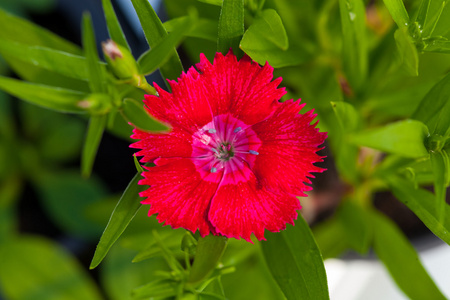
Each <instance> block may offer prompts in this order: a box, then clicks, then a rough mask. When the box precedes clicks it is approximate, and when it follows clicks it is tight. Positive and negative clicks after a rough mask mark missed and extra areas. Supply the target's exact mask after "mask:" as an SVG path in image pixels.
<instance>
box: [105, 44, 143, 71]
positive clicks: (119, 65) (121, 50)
mask: <svg viewBox="0 0 450 300" xmlns="http://www.w3.org/2000/svg"><path fill="white" fill-rule="evenodd" d="M102 49H103V53H104V54H105V60H106V62H107V63H108V65H109V67H110V68H111V70H112V72H113V73H114V75H115V76H117V78H119V79H130V78H133V77H136V76H139V71H138V66H137V64H136V61H135V60H134V57H133V55H132V54H131V53H130V51H128V49H126V48H125V47H122V46H121V45H118V44H117V43H116V42H114V41H113V40H108V41H106V42H103V43H102Z"/></svg>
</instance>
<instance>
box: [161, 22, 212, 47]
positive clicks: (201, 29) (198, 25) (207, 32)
mask: <svg viewBox="0 0 450 300" xmlns="http://www.w3.org/2000/svg"><path fill="white" fill-rule="evenodd" d="M186 18H189V17H180V18H176V19H172V20H169V21H167V22H164V24H163V25H164V28H165V29H166V31H167V32H169V33H170V32H172V31H174V30H175V28H177V27H178V25H179V24H181V23H183V22H184V20H185V19H186ZM217 26H218V22H217V21H216V20H211V19H204V18H202V19H198V20H197V22H195V24H194V27H193V28H192V29H191V30H190V31H189V32H186V34H185V35H186V36H190V37H196V38H201V39H205V40H208V41H212V42H217Z"/></svg>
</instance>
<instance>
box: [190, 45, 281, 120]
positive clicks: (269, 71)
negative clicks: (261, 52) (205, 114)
mask: <svg viewBox="0 0 450 300" xmlns="http://www.w3.org/2000/svg"><path fill="white" fill-rule="evenodd" d="M196 67H197V69H198V70H199V71H200V73H201V80H202V84H203V86H204V88H205V93H207V95H208V99H209V102H210V106H211V111H212V113H213V115H214V116H217V115H221V114H225V113H232V114H233V115H234V117H236V118H237V119H239V120H241V121H242V122H244V123H245V124H249V125H251V124H254V123H256V122H259V121H261V120H263V119H265V118H266V117H268V116H269V115H270V114H271V113H272V112H273V111H274V110H275V104H276V103H277V101H278V100H279V99H280V98H281V97H282V96H283V95H284V94H285V93H286V91H285V89H284V88H280V89H277V87H278V85H279V84H280V82H281V78H278V79H275V80H274V81H271V80H272V79H273V68H272V67H271V66H269V65H268V64H266V65H265V66H264V67H261V66H260V65H258V64H257V63H255V62H252V61H251V59H249V58H248V57H246V56H245V57H244V58H243V59H241V60H240V61H239V62H238V61H237V60H236V56H234V54H233V53H232V52H231V51H230V52H229V53H228V54H227V55H225V56H224V55H222V54H221V53H217V54H216V56H215V58H214V64H211V63H210V62H209V61H208V59H207V58H206V57H205V56H204V55H203V54H201V55H200V63H198V64H197V65H196Z"/></svg>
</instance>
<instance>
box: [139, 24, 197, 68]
mask: <svg viewBox="0 0 450 300" xmlns="http://www.w3.org/2000/svg"><path fill="white" fill-rule="evenodd" d="M194 22H195V19H194V17H187V18H185V19H184V20H183V21H182V22H180V23H179V24H177V26H176V27H175V28H174V30H173V31H172V32H171V33H170V34H169V35H166V36H165V37H164V38H163V39H161V40H160V41H159V43H158V44H157V45H155V46H154V47H153V48H152V49H150V50H148V51H146V52H145V53H143V54H142V55H141V57H139V60H138V64H139V69H140V72H141V74H145V75H146V74H151V73H153V72H154V71H155V70H156V69H158V68H159V67H161V66H163V65H164V64H165V63H166V62H167V61H168V60H169V59H170V56H171V55H172V52H171V50H172V49H173V48H176V46H177V45H178V44H179V43H180V42H181V40H182V39H183V37H184V36H185V35H186V34H187V33H188V32H189V31H190V30H191V29H192V27H193V25H194Z"/></svg>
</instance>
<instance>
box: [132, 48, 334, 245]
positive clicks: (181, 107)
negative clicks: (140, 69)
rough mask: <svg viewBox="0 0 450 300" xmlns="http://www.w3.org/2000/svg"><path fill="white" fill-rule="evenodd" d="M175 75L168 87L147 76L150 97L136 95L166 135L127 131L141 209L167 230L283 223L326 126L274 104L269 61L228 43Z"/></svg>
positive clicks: (231, 232) (203, 231)
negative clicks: (137, 163)
mask: <svg viewBox="0 0 450 300" xmlns="http://www.w3.org/2000/svg"><path fill="white" fill-rule="evenodd" d="M195 67H196V68H194V67H191V68H190V69H189V70H188V71H187V73H184V72H183V74H182V75H181V77H180V78H179V79H178V82H176V81H169V83H170V86H171V88H172V93H168V92H166V91H164V90H163V89H161V88H160V87H159V86H157V85H156V84H155V88H156V90H157V92H158V94H159V96H148V95H146V96H145V100H144V103H145V106H146V109H147V111H148V112H149V113H150V114H151V115H152V116H154V117H155V118H157V119H158V120H160V121H162V122H164V123H166V124H168V125H169V127H170V128H171V129H170V131H169V132H168V133H161V134H157V133H148V132H145V131H142V130H139V129H134V134H133V135H132V138H134V139H138V140H139V141H138V142H136V143H134V144H132V145H131V147H132V148H138V149H142V150H140V151H139V152H137V153H136V154H137V155H139V156H143V158H142V159H141V162H153V163H154V164H155V166H154V167H146V168H145V171H144V172H143V176H144V179H142V180H141V181H140V182H139V184H142V185H148V186H150V187H149V188H148V189H147V190H145V191H144V192H142V193H141V194H140V195H141V196H142V197H146V199H145V200H143V201H142V204H150V210H149V215H152V214H157V219H158V220H159V222H164V224H165V225H171V226H172V227H173V228H179V227H182V228H185V229H187V230H190V231H192V232H195V231H197V230H199V232H200V235H201V236H205V235H207V234H210V233H211V234H215V235H223V236H226V237H230V238H231V237H234V238H238V239H239V238H241V237H242V238H244V239H245V240H247V241H251V240H250V237H251V234H252V233H253V234H254V235H255V236H256V238H257V239H259V240H262V239H264V230H265V229H267V230H269V231H273V232H277V231H280V230H283V229H285V228H286V223H290V224H293V222H294V220H295V219H296V218H297V210H298V209H300V208H301V206H300V202H299V200H298V199H297V197H296V196H305V194H304V192H305V191H308V190H311V187H310V186H308V185H306V184H305V183H308V184H309V183H311V182H310V180H309V178H308V177H313V176H312V175H311V172H322V171H324V169H322V168H319V167H317V166H314V165H313V163H315V162H320V161H322V157H321V156H319V155H318V154H316V152H317V151H318V150H320V148H319V145H321V144H322V143H323V142H324V140H325V138H326V133H323V132H319V130H318V129H317V128H315V127H316V125H317V122H315V123H313V124H311V123H312V121H313V120H314V119H315V117H316V114H314V113H313V111H309V112H307V113H304V114H299V111H300V110H301V108H303V106H304V105H305V104H301V105H299V103H300V101H298V102H294V101H293V100H290V101H286V102H284V103H280V102H279V101H278V100H279V99H280V98H281V97H282V96H283V95H284V94H285V93H286V92H285V89H284V88H277V87H278V85H279V84H280V82H281V78H278V79H275V80H273V81H272V78H273V68H272V67H271V66H269V65H268V64H266V65H265V66H263V67H261V66H260V65H258V64H257V63H256V62H253V61H252V60H251V59H250V58H249V57H248V56H244V57H243V58H242V59H241V60H240V61H237V59H236V56H235V55H234V54H233V53H232V52H231V51H230V52H229V53H228V54H227V55H225V56H224V55H222V54H221V53H217V54H216V56H215V58H214V62H213V64H211V63H210V62H209V61H208V59H207V58H206V57H205V56H204V55H203V54H201V55H200V62H199V63H198V64H196V66H195Z"/></svg>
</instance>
